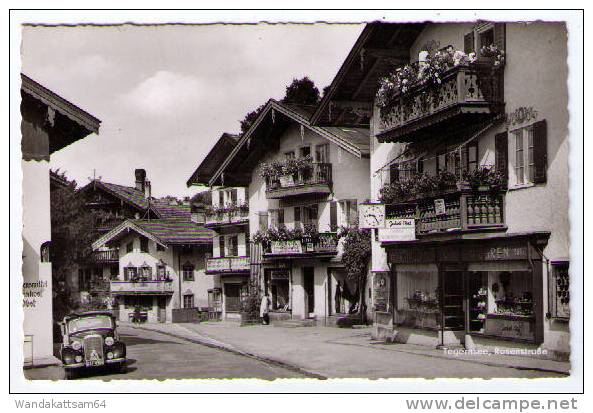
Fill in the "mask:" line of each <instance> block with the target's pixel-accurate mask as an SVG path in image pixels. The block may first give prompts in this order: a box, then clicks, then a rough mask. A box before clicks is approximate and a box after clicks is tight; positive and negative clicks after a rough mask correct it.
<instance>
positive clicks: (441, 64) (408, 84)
mask: <svg viewBox="0 0 593 413" xmlns="http://www.w3.org/2000/svg"><path fill="white" fill-rule="evenodd" d="M423 53H424V54H425V59H424V60H423V61H421V62H417V63H413V64H407V65H404V66H402V67H399V68H397V69H396V70H395V72H393V73H391V74H389V75H388V76H386V77H384V78H383V79H381V80H380V81H379V90H378V91H377V96H376V102H377V106H379V108H380V109H381V110H382V109H384V108H386V107H388V106H389V105H390V104H391V103H392V102H393V101H394V100H395V98H396V97H398V96H400V95H405V94H406V93H407V92H409V91H410V89H411V88H412V87H414V86H418V85H424V84H430V85H440V84H441V83H442V78H443V75H444V74H445V73H446V72H447V71H449V70H450V69H452V68H454V67H456V66H467V65H470V64H472V63H474V62H475V61H476V54H475V53H473V52H472V53H465V52H463V51H461V50H455V49H454V48H453V47H448V48H446V49H444V50H438V51H436V52H434V54H430V53H428V52H423Z"/></svg>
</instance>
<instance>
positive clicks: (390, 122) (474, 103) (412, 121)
mask: <svg viewBox="0 0 593 413" xmlns="http://www.w3.org/2000/svg"><path fill="white" fill-rule="evenodd" d="M502 84H503V78H502V72H501V71H495V70H492V66H491V65H490V64H480V65H472V66H471V67H469V66H458V67H455V68H453V69H451V70H450V71H449V72H447V73H446V74H445V75H444V76H443V77H442V82H441V84H440V85H439V86H438V87H436V86H433V85H430V86H429V85H422V86H417V87H414V88H412V89H411V90H410V91H408V92H406V93H405V94H403V95H400V96H399V97H397V98H396V99H395V100H394V102H393V103H392V104H391V105H390V106H389V107H388V108H385V109H383V110H382V112H381V117H380V122H379V128H378V133H377V135H378V137H379V139H380V140H382V139H381V138H382V137H387V136H386V135H391V134H392V133H393V134H397V130H398V129H400V128H404V127H407V126H411V125H415V129H419V128H422V127H423V125H422V121H424V120H426V121H427V123H426V125H427V126H428V125H433V124H434V123H435V122H437V123H438V122H439V121H440V120H441V119H445V118H447V116H446V113H445V112H446V111H447V110H449V109H452V110H453V109H454V113H455V114H456V113H459V112H462V113H465V112H467V113H480V114H493V111H494V110H495V108H497V107H498V104H500V103H501V102H502V101H503V97H502V93H501V92H502ZM433 118H434V119H433ZM402 133H403V132H402Z"/></svg>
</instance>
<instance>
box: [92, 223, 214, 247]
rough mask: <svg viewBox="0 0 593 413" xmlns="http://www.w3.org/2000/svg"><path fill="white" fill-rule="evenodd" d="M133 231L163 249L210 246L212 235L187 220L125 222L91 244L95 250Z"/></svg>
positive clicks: (209, 231)
mask: <svg viewBox="0 0 593 413" xmlns="http://www.w3.org/2000/svg"><path fill="white" fill-rule="evenodd" d="M130 231H134V232H136V233H138V234H140V235H142V236H144V237H146V238H148V239H150V240H152V241H154V242H156V243H158V244H159V245H162V246H163V247H169V246H172V245H196V244H210V243H212V237H213V236H214V233H213V232H212V231H211V230H209V229H206V228H204V227H202V226H200V225H197V224H194V223H193V222H191V221H189V220H180V219H153V220H144V219H136V220H126V221H124V222H122V223H121V224H119V225H118V226H117V227H115V228H113V229H112V230H111V231H109V232H108V233H107V234H105V235H103V236H102V237H101V238H99V239H98V240H96V241H95V242H93V245H92V246H93V249H94V250H96V249H98V248H101V247H102V246H104V245H107V244H111V243H114V242H116V241H117V240H119V239H121V238H122V237H124V236H126V235H127V234H128V233H129V232H130Z"/></svg>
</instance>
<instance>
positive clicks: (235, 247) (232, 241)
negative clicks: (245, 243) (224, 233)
mask: <svg viewBox="0 0 593 413" xmlns="http://www.w3.org/2000/svg"><path fill="white" fill-rule="evenodd" d="M227 249H228V254H227V255H228V256H230V257H236V256H238V255H239V237H238V236H237V235H231V236H229V237H228V246H227Z"/></svg>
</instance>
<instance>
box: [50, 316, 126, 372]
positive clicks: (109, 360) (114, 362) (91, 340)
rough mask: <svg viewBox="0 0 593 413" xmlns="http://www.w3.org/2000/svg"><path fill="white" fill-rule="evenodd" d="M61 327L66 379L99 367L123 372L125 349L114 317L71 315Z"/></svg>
mask: <svg viewBox="0 0 593 413" xmlns="http://www.w3.org/2000/svg"><path fill="white" fill-rule="evenodd" d="M60 324H61V325H60V327H61V329H62V346H61V352H60V354H61V358H62V365H63V367H64V369H65V371H66V379H73V378H75V376H76V374H77V372H78V371H79V370H81V369H89V368H96V367H101V366H107V367H109V368H111V369H113V370H115V371H118V372H124V371H125V366H126V345H125V344H124V343H123V342H122V341H120V339H119V335H118V333H117V329H116V328H117V325H116V321H115V317H114V316H113V314H111V313H110V312H109V311H89V312H84V313H80V314H71V315H68V316H66V317H64V320H63V322H62V323H60Z"/></svg>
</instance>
